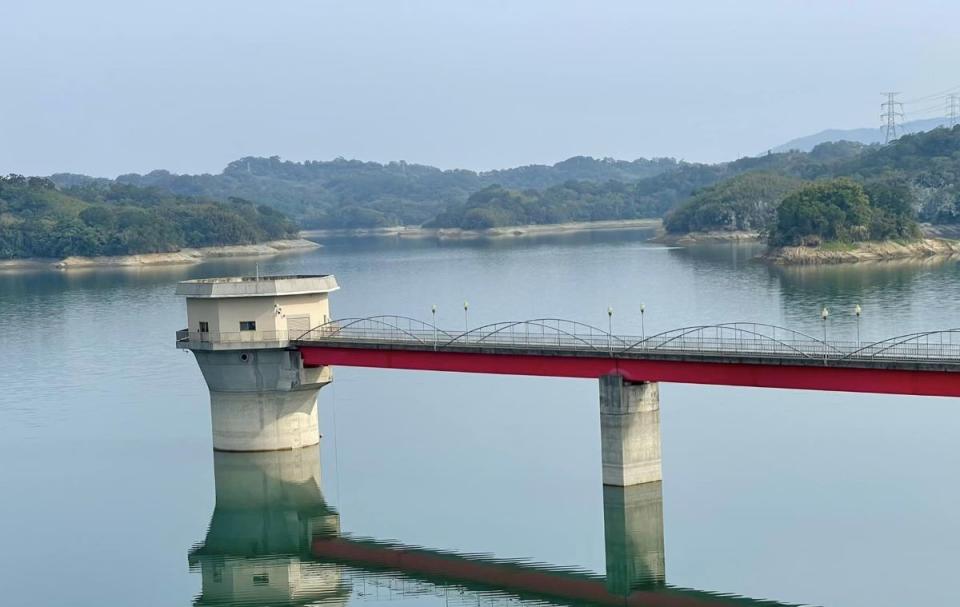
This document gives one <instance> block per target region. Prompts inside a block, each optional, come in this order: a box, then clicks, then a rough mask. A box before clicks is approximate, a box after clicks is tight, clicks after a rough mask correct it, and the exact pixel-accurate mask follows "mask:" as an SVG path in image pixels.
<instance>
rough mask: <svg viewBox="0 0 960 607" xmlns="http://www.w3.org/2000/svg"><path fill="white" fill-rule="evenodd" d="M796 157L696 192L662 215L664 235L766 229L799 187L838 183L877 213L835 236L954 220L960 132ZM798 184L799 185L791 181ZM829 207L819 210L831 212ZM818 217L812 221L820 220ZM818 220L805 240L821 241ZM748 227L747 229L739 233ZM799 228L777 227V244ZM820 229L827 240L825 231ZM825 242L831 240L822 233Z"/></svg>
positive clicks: (958, 207) (904, 231)
mask: <svg viewBox="0 0 960 607" xmlns="http://www.w3.org/2000/svg"><path fill="white" fill-rule="evenodd" d="M773 156H777V155H776V154H774V155H773ZM803 156H804V157H805V160H804V161H803V162H801V163H797V164H794V165H793V166H792V167H789V166H784V167H769V169H768V170H766V171H764V172H756V171H751V172H748V173H746V174H744V175H743V176H742V177H740V178H734V179H730V180H725V181H721V182H719V183H718V184H717V185H716V186H714V187H712V188H708V189H705V190H702V191H701V192H699V193H698V194H696V195H695V196H693V197H692V198H691V199H690V200H688V201H687V202H685V203H684V204H683V205H681V206H679V207H678V208H677V209H675V210H674V211H673V212H671V213H669V214H668V215H667V217H666V220H665V226H666V228H667V230H669V231H671V232H688V231H698V230H699V231H702V230H726V229H751V230H760V231H770V230H771V229H772V228H773V227H774V226H773V223H772V222H773V220H774V218H775V212H774V211H775V210H776V209H777V207H778V206H779V205H780V204H781V201H785V199H786V198H787V197H788V196H789V195H790V194H791V193H792V192H793V191H794V190H796V189H797V188H798V187H799V186H800V185H804V183H806V184H812V183H814V182H818V181H822V180H829V179H837V178H846V179H848V180H850V181H851V182H855V183H857V184H859V185H860V186H862V187H863V188H864V191H865V193H866V195H867V197H868V199H869V200H870V201H871V203H876V204H874V206H875V207H876V208H878V209H879V210H878V211H877V212H876V213H873V214H872V215H871V219H870V222H867V223H866V224H858V225H860V226H861V227H860V229H859V231H858V232H856V234H852V233H850V234H848V233H846V232H844V231H843V229H842V228H841V230H840V231H839V232H837V234H840V236H836V237H837V238H841V239H847V238H848V237H853V236H855V237H856V238H861V236H862V235H863V234H864V233H869V234H870V235H871V236H870V237H871V238H879V237H880V236H881V235H886V236H891V235H893V236H891V237H897V238H903V237H908V235H909V234H915V233H916V232H915V230H914V229H913V228H912V227H910V226H911V225H912V222H914V220H920V221H924V222H929V223H936V224H952V223H958V222H960V127H956V128H954V129H952V130H951V129H945V128H938V129H934V130H932V131H929V132H926V133H918V134H914V135H906V136H904V137H901V138H900V139H898V140H896V141H894V142H892V143H890V144H889V145H885V146H869V147H866V148H864V147H863V146H860V145H859V144H854V143H849V142H840V143H829V144H821V145H819V146H817V147H816V148H814V149H813V151H812V152H810V153H809V154H806V155H803ZM798 178H800V179H803V180H804V181H803V182H798V181H797V179H798ZM821 193H822V192H821ZM793 202H796V199H794V200H793ZM828 207H829V205H828ZM828 207H823V208H822V209H820V211H823V212H827V213H833V211H832V210H830V209H829V208H828ZM824 209H826V211H824ZM820 211H817V212H814V213H813V215H818V214H822V213H820ZM803 221H804V222H806V219H804V220H803ZM824 221H826V220H824V219H823V218H822V217H821V218H820V219H818V220H817V221H813V222H812V223H810V222H806V223H803V225H805V226H807V227H809V228H810V229H812V232H811V233H810V234H811V235H812V236H814V237H815V238H821V237H823V234H822V232H824V230H823V229H821V228H820V227H816V228H815V229H814V227H813V226H815V225H816V226H819V225H821V224H823V223H824ZM891 222H892V224H891ZM828 223H829V222H828ZM747 224H749V227H746V228H745V227H744V226H745V225H747ZM908 224H910V225H908ZM803 229H807V228H800V227H797V226H794V228H792V229H791V231H790V236H789V237H785V236H784V234H785V233H786V232H785V231H784V229H783V226H780V227H779V228H777V230H776V231H778V232H779V236H777V237H776V238H779V239H781V240H782V239H784V238H786V239H787V240H791V241H796V240H797V239H799V238H801V236H799V232H798V230H799V231H802V230H803ZM826 231H827V232H829V233H831V234H832V231H831V230H830V229H828V230H826ZM825 237H826V238H827V239H832V238H834V236H832V235H829V234H828V235H827V236H825Z"/></svg>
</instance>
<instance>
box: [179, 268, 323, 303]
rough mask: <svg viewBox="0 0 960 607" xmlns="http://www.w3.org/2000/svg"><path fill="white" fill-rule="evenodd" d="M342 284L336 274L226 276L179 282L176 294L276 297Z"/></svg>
mask: <svg viewBox="0 0 960 607" xmlns="http://www.w3.org/2000/svg"><path fill="white" fill-rule="evenodd" d="M339 288H340V285H338V284H337V279H336V277H334V275H333V274H289V275H285V276H223V277H217V278H197V279H194V280H183V281H181V282H178V283H177V295H183V296H185V297H188V298H207V299H216V298H226V297H275V296H278V295H307V294H312V293H330V292H331V291H336V290H337V289H339Z"/></svg>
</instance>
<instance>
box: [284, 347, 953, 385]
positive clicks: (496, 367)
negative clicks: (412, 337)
mask: <svg viewBox="0 0 960 607" xmlns="http://www.w3.org/2000/svg"><path fill="white" fill-rule="evenodd" d="M298 349H299V350H300V352H301V354H302V356H303V362H304V365H306V366H313V367H316V366H324V365H336V366H343V367H369V368H378V369H410V370H421V371H451V372H458V373H492V374H500V375H533V376H545V377H575V378H592V379H596V378H599V377H601V376H603V375H621V376H623V377H624V379H626V380H629V381H633V382H642V381H656V382H668V383H682V384H708V385H716V386H749V387H757V388H787V389H796V390H824V391H836V392H863V393H873V394H908V395H915V396H960V373H953V372H949V371H931V370H909V369H886V368H881V367H879V366H878V367H869V368H863V367H839V366H822V367H821V366H817V365H776V364H751V363H742V362H736V361H731V362H703V361H691V360H642V359H637V358H616V357H604V356H596V357H587V356H546V355H530V354H512V353H502V354H501V353H496V354H495V353H480V352H456V351H439V352H438V351H432V350H413V349H411V350H403V349H380V348H375V347H371V348H359V347H346V348H338V347H333V346H325V345H324V346H320V345H317V346H313V345H300V346H298Z"/></svg>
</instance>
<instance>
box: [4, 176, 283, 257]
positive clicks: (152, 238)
mask: <svg viewBox="0 0 960 607" xmlns="http://www.w3.org/2000/svg"><path fill="white" fill-rule="evenodd" d="M296 233H297V227H296V225H295V224H294V223H293V222H291V221H290V220H289V219H288V218H287V217H286V216H285V215H283V214H282V213H280V212H279V211H277V210H276V209H273V208H271V207H268V206H264V205H257V204H254V203H253V202H250V201H247V200H243V199H239V198H234V199H232V200H230V201H227V202H219V201H212V200H205V199H200V198H191V197H183V196H175V195H173V194H170V193H169V192H165V191H163V190H160V189H144V188H137V187H134V186H130V185H123V184H116V183H108V184H104V183H94V182H91V183H87V184H86V185H84V186H76V187H72V188H66V189H63V190H60V189H58V188H57V187H56V185H55V184H54V183H53V182H52V181H50V180H49V179H44V178H39V177H30V178H26V177H23V176H20V175H9V176H7V177H0V259H11V258H25V257H52V258H62V257H68V256H71V255H85V256H87V255H124V254H131V253H160V252H169V251H176V250H178V249H180V248H182V247H200V246H212V245H230V244H249V243H255V242H261V241H265V240H274V239H280V238H287V237H291V236H294V235H296Z"/></svg>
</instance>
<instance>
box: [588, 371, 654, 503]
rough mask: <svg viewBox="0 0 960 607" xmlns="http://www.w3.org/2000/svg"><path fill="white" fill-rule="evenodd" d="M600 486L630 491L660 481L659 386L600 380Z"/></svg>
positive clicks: (612, 378)
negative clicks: (628, 488)
mask: <svg viewBox="0 0 960 607" xmlns="http://www.w3.org/2000/svg"><path fill="white" fill-rule="evenodd" d="M600 448H601V456H602V461H603V484H604V485H611V486H615V487H629V486H632V485H640V484H643V483H652V482H657V481H660V480H662V479H663V475H662V472H661V469H660V384H658V383H656V382H643V383H631V382H628V381H626V380H624V379H623V377H621V376H619V375H604V376H603V377H601V378H600Z"/></svg>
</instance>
